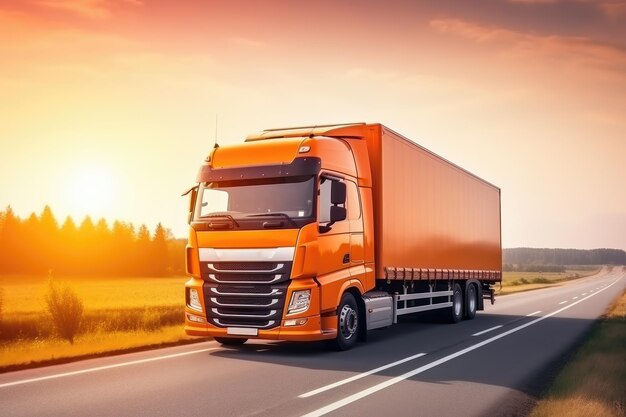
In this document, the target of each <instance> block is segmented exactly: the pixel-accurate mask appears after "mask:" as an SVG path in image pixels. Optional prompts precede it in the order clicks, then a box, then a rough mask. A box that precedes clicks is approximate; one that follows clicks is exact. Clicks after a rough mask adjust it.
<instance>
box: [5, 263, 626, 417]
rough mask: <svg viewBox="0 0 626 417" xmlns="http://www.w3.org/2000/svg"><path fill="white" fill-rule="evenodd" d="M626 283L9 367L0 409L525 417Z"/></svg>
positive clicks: (622, 276) (606, 276)
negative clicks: (293, 339) (342, 328)
mask: <svg viewBox="0 0 626 417" xmlns="http://www.w3.org/2000/svg"><path fill="white" fill-rule="evenodd" d="M625 288H626V273H625V272H624V270H623V269H622V268H621V267H620V268H615V269H614V271H612V272H610V273H609V272H606V271H603V272H601V273H600V274H598V275H595V276H593V277H588V278H583V279H580V280H576V281H572V282H570V283H567V284H566V285H563V286H560V287H554V288H548V289H543V290H537V291H531V292H526V293H519V294H513V295H507V296H502V297H499V298H498V299H497V301H496V304H495V305H494V306H491V305H487V306H486V310H485V311H483V312H479V314H478V316H477V317H476V319H474V320H472V321H463V322H461V323H459V324H456V325H450V324H441V323H434V322H428V321H424V320H423V319H422V320H417V319H415V318H409V319H405V320H403V322H402V323H400V324H398V325H396V326H393V327H391V328H390V329H387V330H378V331H374V332H371V333H370V337H369V341H368V343H365V344H359V345H358V346H357V347H356V348H355V349H353V350H351V351H348V352H334V351H330V350H328V348H327V346H326V345H325V344H323V343H316V344H294V343H281V342H271V343H270V342H262V341H251V342H248V343H246V344H245V345H244V346H243V347H242V348H239V349H226V348H222V347H221V346H219V345H218V344H217V343H216V342H206V343H200V344H194V345H187V346H180V347H173V348H166V349H159V350H153V351H148V352H141V353H132V354H126V355H119V356H114V357H107V358H100V359H92V360H86V361H82V362H76V363H71V364H65V365H55V366H49V367H46V368H40V369H32V370H24V371H18V372H11V373H6V374H0V407H1V408H0V410H1V411H0V414H1V415H2V416H7V417H8V416H83V415H84V416H106V417H110V416H158V415H163V416H185V417H190V416H303V415H307V416H321V415H332V416H384V417H387V416H417V415H419V416H499V415H500V416H509V415H519V414H523V413H525V412H526V411H527V410H528V409H529V407H531V406H532V404H533V401H534V398H535V397H536V396H537V395H538V394H539V393H540V392H541V390H542V389H543V388H544V387H545V381H546V379H547V377H548V376H550V375H552V374H553V373H554V371H555V366H556V365H557V364H559V363H560V362H562V360H563V358H564V357H565V354H566V353H568V352H570V351H571V349H572V348H573V347H574V346H575V345H576V343H577V342H578V341H580V340H581V337H583V336H584V335H585V333H586V331H587V330H589V328H590V326H591V325H592V324H593V322H594V321H595V320H596V319H597V318H598V317H599V316H600V315H601V314H602V313H604V312H605V310H606V309H607V307H608V306H609V305H610V304H611V302H612V301H613V300H615V299H616V297H617V296H618V295H619V294H620V293H621V292H622V291H623V290H624V289H625Z"/></svg>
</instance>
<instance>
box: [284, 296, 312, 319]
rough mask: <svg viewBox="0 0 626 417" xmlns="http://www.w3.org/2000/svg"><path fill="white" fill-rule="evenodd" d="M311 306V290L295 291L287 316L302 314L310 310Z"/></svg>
mask: <svg viewBox="0 0 626 417" xmlns="http://www.w3.org/2000/svg"><path fill="white" fill-rule="evenodd" d="M310 304H311V290H302V291H294V292H293V293H292V294H291V301H289V308H287V314H288V315H289V314H296V313H302V312H304V311H307V310H308V309H309V305H310Z"/></svg>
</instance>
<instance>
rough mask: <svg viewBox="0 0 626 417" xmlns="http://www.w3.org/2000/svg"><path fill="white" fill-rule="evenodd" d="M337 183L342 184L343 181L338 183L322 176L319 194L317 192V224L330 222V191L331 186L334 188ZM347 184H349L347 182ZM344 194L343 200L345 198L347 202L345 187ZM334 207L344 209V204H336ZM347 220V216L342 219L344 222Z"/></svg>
mask: <svg viewBox="0 0 626 417" xmlns="http://www.w3.org/2000/svg"><path fill="white" fill-rule="evenodd" d="M337 183H343V181H339V180H335V179H331V178H328V177H324V176H322V177H321V179H320V192H319V208H320V209H319V210H320V212H319V216H318V222H319V223H320V224H324V223H329V222H330V220H331V219H330V217H331V216H330V213H331V206H332V205H333V204H332V189H333V184H335V188H336V185H337ZM347 183H349V182H347ZM344 192H345V193H346V194H344V198H346V200H348V198H347V193H348V192H347V187H346V190H345V191H344ZM336 207H343V208H346V204H345V203H341V204H336ZM346 218H347V215H346V216H345V217H344V220H345V219H346Z"/></svg>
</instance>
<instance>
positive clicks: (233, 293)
mask: <svg viewBox="0 0 626 417" xmlns="http://www.w3.org/2000/svg"><path fill="white" fill-rule="evenodd" d="M201 267H202V278H203V279H204V303H205V306H206V309H207V320H208V321H209V323H211V324H213V325H215V326H218V327H231V326H234V327H254V328H258V329H271V328H274V327H277V326H278V325H280V320H281V318H282V316H283V309H284V306H285V297H286V294H287V286H288V285H289V275H290V273H291V262H280V263H276V262H216V263H209V262H206V263H205V262H203V263H201Z"/></svg>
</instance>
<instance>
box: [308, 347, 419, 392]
mask: <svg viewBox="0 0 626 417" xmlns="http://www.w3.org/2000/svg"><path fill="white" fill-rule="evenodd" d="M424 355H425V353H418V354H416V355H413V356H409V357H407V358H404V359H400V360H398V361H395V362H391V363H390V364H387V365H383V366H379V367H378V368H374V369H372V370H370V371H367V372H363V373H360V374H357V375H354V376H351V377H350V378H346V379H342V380H341V381H337V382H335V383H333V384H328V385H324V386H323V387H320V388H318V389H314V390H313V391H309V392H305V393H304V394H300V395H298V398H308V397H312V396H314V395H317V394H319V393H320V392H324V391H328V390H331V389H333V388H337V387H340V386H341V385H345V384H348V383H350V382H352V381H356V380H358V379H361V378H365V377H366V376H369V375H372V374H375V373H377V372H380V371H384V370H385V369H389V368H393V367H394V366H398V365H400V364H402V363H405V362H408V361H412V360H413V359H417V358H421V357H422V356H424Z"/></svg>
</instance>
